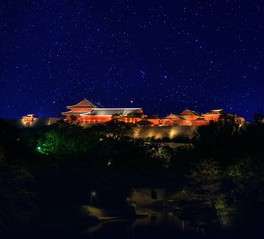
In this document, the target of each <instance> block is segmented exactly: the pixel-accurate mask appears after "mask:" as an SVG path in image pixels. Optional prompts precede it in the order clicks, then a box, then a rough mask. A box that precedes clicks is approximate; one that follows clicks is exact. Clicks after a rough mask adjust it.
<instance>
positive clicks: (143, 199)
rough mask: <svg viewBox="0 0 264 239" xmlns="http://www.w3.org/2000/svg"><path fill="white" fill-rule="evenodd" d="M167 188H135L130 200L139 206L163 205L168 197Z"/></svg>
mask: <svg viewBox="0 0 264 239" xmlns="http://www.w3.org/2000/svg"><path fill="white" fill-rule="evenodd" d="M165 196H166V190H165V189H164V188H135V189H134V190H133V191H132V194H131V196H130V200H131V201H132V202H133V203H135V204H136V206H137V207H150V206H152V207H153V206H157V207H161V206H163V204H164V200H165V199H166V197H165Z"/></svg>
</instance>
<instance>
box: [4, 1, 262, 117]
mask: <svg viewBox="0 0 264 239" xmlns="http://www.w3.org/2000/svg"><path fill="white" fill-rule="evenodd" d="M263 63H264V1H262V0H258V1H257V0H241V1H239V0H200V1H198V0H170V1H168V0H159V1H158V0H152V1H150V0H122V1H120V0H119V1H118V0H108V1H107V0H90V1H89V0H79V1H77V0H54V1H49V0H36V1H29V0H28V1H26V0H24V1H20V0H13V1H10V0H9V1H5V0H1V1H0V97H1V100H0V117H2V118H20V117H21V116H23V115H25V114H27V113H34V114H36V115H37V116H39V117H58V116H60V117H62V116H61V114H60V113H61V112H63V111H66V105H73V104H75V103H78V102H79V101H81V100H82V99H83V98H84V97H86V98H87V99H88V100H91V101H92V102H95V103H100V104H102V105H103V106H105V107H143V110H144V113H145V114H159V115H161V116H166V115H168V114H170V113H180V112H181V111H183V110H184V109H185V108H187V109H192V110H197V111H199V112H201V113H206V112H207V111H209V110H210V109H219V108H223V109H224V110H225V111H226V112H228V113H236V114H238V115H241V116H243V117H245V118H246V119H248V120H250V119H251V118H252V116H253V114H254V112H259V113H264V71H263V70H264V69H263Z"/></svg>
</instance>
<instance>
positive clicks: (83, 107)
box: [62, 99, 144, 124]
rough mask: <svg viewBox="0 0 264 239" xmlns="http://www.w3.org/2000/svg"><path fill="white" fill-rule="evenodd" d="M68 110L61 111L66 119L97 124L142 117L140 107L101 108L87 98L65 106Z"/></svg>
mask: <svg viewBox="0 0 264 239" xmlns="http://www.w3.org/2000/svg"><path fill="white" fill-rule="evenodd" d="M67 108H68V109H69V110H70V111H67V112H62V115H64V116H66V119H67V120H72V119H75V120H77V121H78V122H80V123H83V124H98V123H105V122H108V121H111V120H112V119H116V120H118V121H123V122H126V123H137V122H139V121H141V120H142V118H144V114H143V110H142V108H103V107H101V106H99V105H97V104H93V103H91V102H90V101H88V100H87V99H84V100H82V101H81V102H79V103H77V104H76V105H71V106H67Z"/></svg>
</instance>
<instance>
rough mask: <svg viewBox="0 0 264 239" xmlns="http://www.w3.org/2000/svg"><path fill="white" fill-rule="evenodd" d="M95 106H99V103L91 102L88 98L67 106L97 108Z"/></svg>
mask: <svg viewBox="0 0 264 239" xmlns="http://www.w3.org/2000/svg"><path fill="white" fill-rule="evenodd" d="M95 107H98V105H95V104H93V103H91V102H90V101H89V100H87V99H86V98H84V99H83V100H82V101H81V102H79V103H77V104H75V105H70V106H67V108H95Z"/></svg>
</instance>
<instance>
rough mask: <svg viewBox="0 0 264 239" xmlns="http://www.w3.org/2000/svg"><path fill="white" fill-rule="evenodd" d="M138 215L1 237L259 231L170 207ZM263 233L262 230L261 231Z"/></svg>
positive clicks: (223, 237)
mask: <svg viewBox="0 0 264 239" xmlns="http://www.w3.org/2000/svg"><path fill="white" fill-rule="evenodd" d="M139 215H141V216H139V217H138V218H137V219H131V220H129V219H113V220H105V221H102V222H101V223H99V224H97V225H95V226H93V227H91V226H87V225H86V224H85V223H78V224H64V225H53V226H48V225H47V226H43V227H38V228H30V229H17V230H12V231H7V232H2V233H0V238H1V239H2V238H3V239H4V238H28V239H29V238H38V239H39V238H74V239H81V238H87V239H90V238H91V239H108V238H114V239H121V238H122V239H125V238H129V239H141V238H142V239H143V238H144V239H160V238H162V239H163V238H164V239H165V238H168V239H170V238H171V239H172V238H173V239H180V238H181V239H209V238H213V239H232V238H246V237H247V238H248V237H250V236H254V235H255V236H256V235H257V234H258V233H259V232H257V231H250V232H249V234H246V233H244V232H243V233H238V232H236V233H223V232H221V233H220V232H216V231H212V230H210V231H209V230H208V229H206V228H205V227H203V226H197V225H194V224H192V223H190V222H188V221H184V220H181V219H179V217H178V216H177V213H175V212H174V211H170V210H166V209H163V210H155V209H150V208H145V209H142V210H139ZM262 233H263V231H262Z"/></svg>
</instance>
